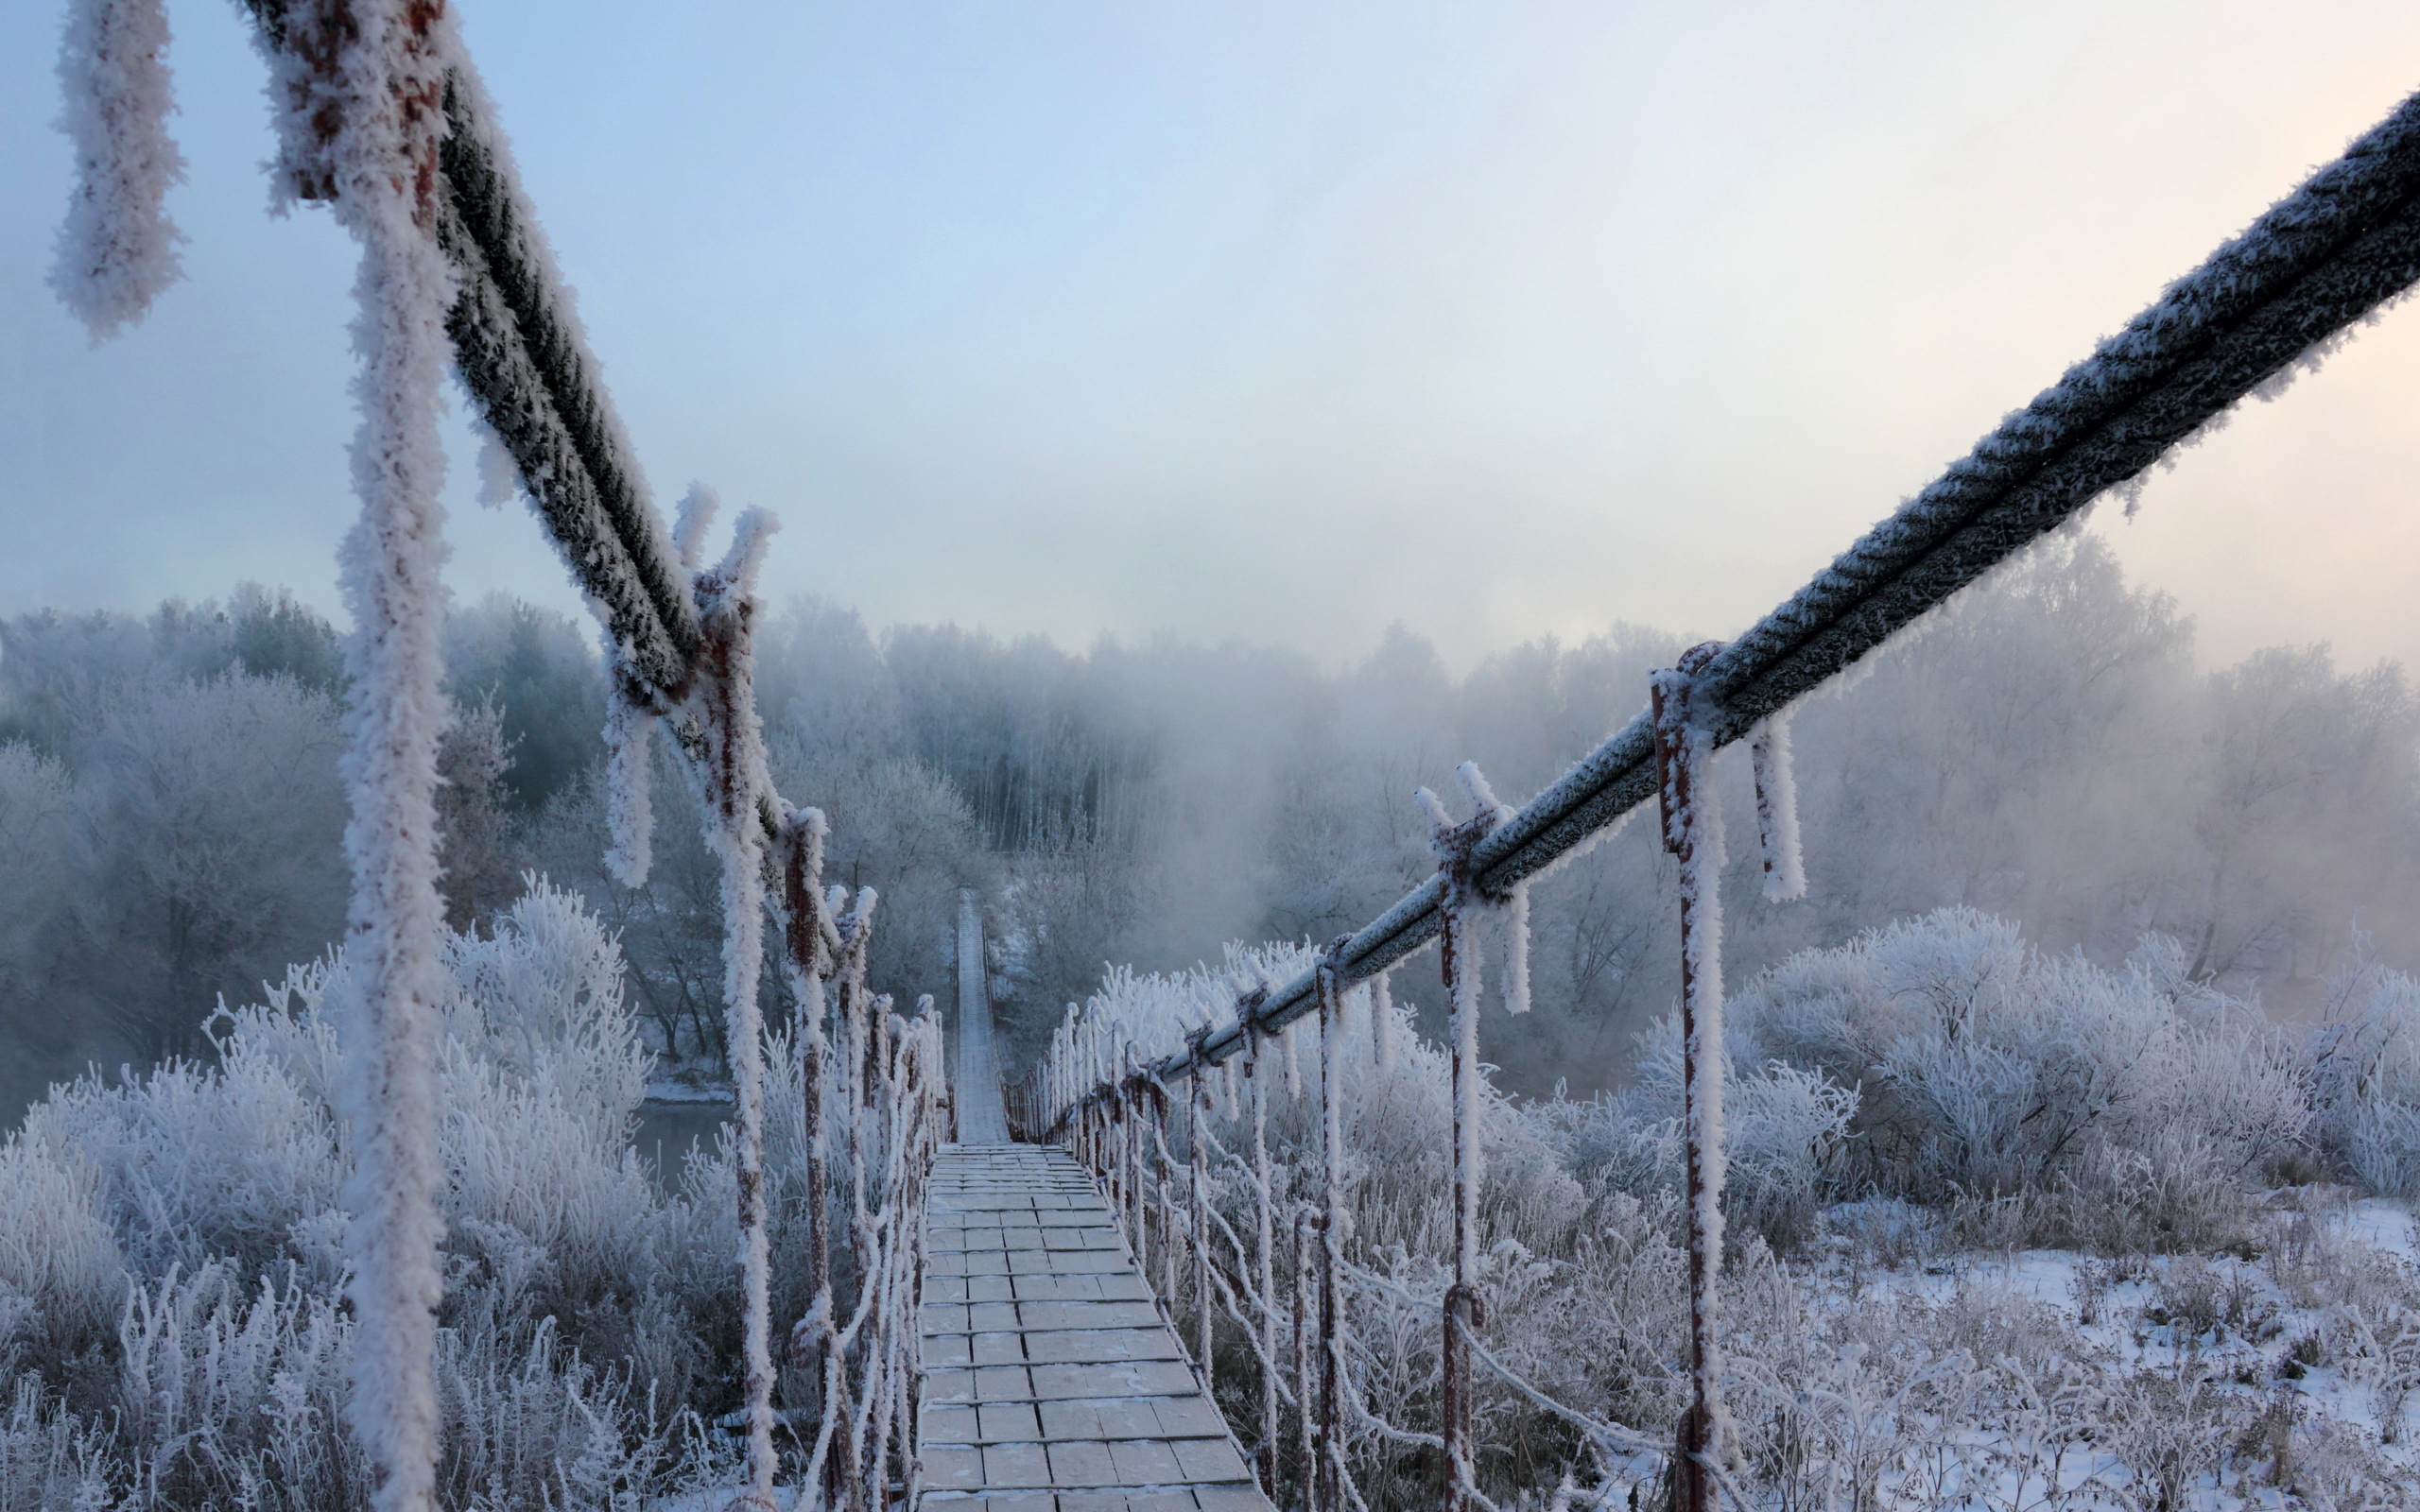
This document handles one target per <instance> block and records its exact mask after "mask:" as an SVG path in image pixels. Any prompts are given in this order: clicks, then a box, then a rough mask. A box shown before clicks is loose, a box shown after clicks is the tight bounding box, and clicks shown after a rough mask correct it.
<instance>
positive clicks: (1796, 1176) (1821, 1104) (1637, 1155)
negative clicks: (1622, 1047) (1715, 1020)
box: [1542, 1025, 1858, 1249]
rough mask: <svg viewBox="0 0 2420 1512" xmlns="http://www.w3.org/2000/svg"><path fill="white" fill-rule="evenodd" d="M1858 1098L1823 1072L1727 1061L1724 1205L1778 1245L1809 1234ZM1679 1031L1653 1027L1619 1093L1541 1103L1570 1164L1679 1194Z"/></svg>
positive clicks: (1636, 1190)
mask: <svg viewBox="0 0 2420 1512" xmlns="http://www.w3.org/2000/svg"><path fill="white" fill-rule="evenodd" d="M1857 1107H1858V1095H1857V1093H1856V1092H1855V1091H1852V1090H1850V1089H1849V1088H1846V1087H1842V1086H1841V1085H1839V1084H1838V1083H1836V1082H1834V1081H1832V1080H1831V1079H1830V1078H1829V1077H1827V1076H1826V1075H1825V1074H1824V1073H1823V1072H1822V1071H1820V1070H1816V1071H1807V1070H1802V1069H1800V1068H1799V1067H1796V1066H1791V1065H1787V1064H1785V1063H1783V1062H1781V1061H1777V1060H1776V1061H1768V1062H1767V1063H1766V1064H1765V1065H1763V1066H1762V1067H1759V1068H1758V1069H1756V1070H1755V1071H1754V1072H1746V1071H1743V1070H1741V1068H1740V1067H1739V1066H1738V1064H1737V1062H1736V1061H1734V1062H1732V1063H1731V1064H1730V1065H1729V1066H1727V1067H1726V1070H1725V1073H1724V1086H1723V1149H1724V1157H1725V1161H1726V1164H1727V1167H1728V1170H1727V1173H1726V1175H1725V1177H1724V1180H1723V1190H1722V1206H1723V1211H1724V1213H1725V1214H1726V1215H1727V1217H1728V1219H1729V1221H1730V1222H1731V1223H1732V1224H1735V1225H1739V1226H1743V1227H1744V1229H1745V1230H1746V1231H1753V1232H1755V1233H1756V1234H1757V1235H1759V1236H1761V1237H1762V1238H1763V1239H1764V1241H1765V1242H1766V1243H1767V1244H1769V1245H1772V1246H1774V1247H1775V1248H1777V1249H1789V1248H1792V1247H1794V1246H1797V1245H1800V1244H1802V1243H1804V1242H1805V1241H1806V1240H1807V1239H1809V1238H1811V1237H1812V1236H1813V1235H1814V1232H1815V1229H1816V1224H1817V1220H1818V1219H1819V1217H1820V1216H1821V1213H1822V1208H1823V1197H1824V1183H1825V1172H1826V1171H1827V1169H1829V1168H1830V1167H1831V1166H1832V1165H1833V1164H1834V1163H1835V1160H1834V1158H1835V1156H1836V1154H1837V1153H1838V1152H1839V1150H1840V1147H1841V1141H1842V1140H1843V1139H1845V1138H1846V1137H1847V1134H1848V1131H1849V1125H1850V1123H1851V1121H1852V1120H1853V1118H1854V1117H1855V1115H1856V1112H1857ZM1680 1109H1681V1057H1680V1039H1679V1035H1678V1032H1677V1030H1672V1029H1670V1028H1669V1026H1668V1025H1659V1026H1658V1030H1657V1032H1656V1035H1655V1048H1654V1049H1653V1050H1652V1051H1651V1053H1650V1054H1649V1055H1648V1056H1647V1057H1646V1058H1645V1059H1644V1060H1643V1061H1642V1062H1641V1064H1640V1067H1639V1077H1638V1081H1637V1083H1636V1084H1635V1085H1634V1086H1633V1087H1632V1088H1631V1089H1629V1090H1628V1091H1624V1092H1623V1093H1621V1094H1619V1095H1616V1096H1613V1097H1604V1098H1599V1099H1597V1100H1596V1101H1594V1102H1592V1103H1588V1104H1584V1105H1580V1106H1579V1107H1576V1108H1554V1107H1551V1106H1549V1107H1548V1108H1545V1109H1543V1110H1542V1115H1543V1116H1545V1117H1548V1118H1552V1119H1555V1120H1556V1121H1558V1122H1560V1123H1561V1124H1562V1125H1564V1128H1565V1129H1566V1131H1567V1132H1566V1134H1565V1139H1566V1140H1567V1142H1568V1143H1567V1148H1568V1150H1569V1155H1570V1159H1571V1160H1572V1162H1573V1165H1574V1168H1575V1169H1576V1170H1577V1171H1578V1172H1579V1173H1580V1174H1581V1175H1582V1176H1583V1177H1588V1178H1592V1179H1594V1180H1596V1181H1598V1182H1599V1183H1600V1184H1602V1185H1603V1186H1606V1187H1608V1188H1610V1189H1612V1190H1615V1191H1619V1192H1628V1193H1632V1194H1644V1193H1647V1192H1649V1191H1666V1192H1677V1191H1679V1190H1680V1187H1681V1184H1682V1182H1683V1180H1684V1178H1685V1160H1686V1153H1687V1152H1686V1150H1685V1147H1684V1142H1683V1140H1682V1136H1681V1121H1680Z"/></svg>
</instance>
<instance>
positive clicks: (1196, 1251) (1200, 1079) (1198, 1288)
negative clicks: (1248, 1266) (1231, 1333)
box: [1185, 1030, 1215, 1400]
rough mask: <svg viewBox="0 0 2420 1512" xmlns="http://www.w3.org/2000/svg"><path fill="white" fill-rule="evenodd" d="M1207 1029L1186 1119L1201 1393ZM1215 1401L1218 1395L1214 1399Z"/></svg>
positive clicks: (1204, 1380)
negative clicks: (1205, 1051) (1205, 1042)
mask: <svg viewBox="0 0 2420 1512" xmlns="http://www.w3.org/2000/svg"><path fill="white" fill-rule="evenodd" d="M1207 1037H1208V1031H1206V1030H1196V1031H1195V1032H1194V1035H1193V1075H1192V1077H1191V1082H1192V1088H1193V1108H1192V1111H1191V1113H1190V1114H1189V1116H1188V1117H1187V1119H1186V1121H1185V1136H1186V1143H1187V1146H1188V1148H1187V1151H1186V1154H1187V1156H1188V1157H1189V1161H1188V1163H1190V1164H1191V1166H1192V1168H1193V1171H1192V1176H1193V1193H1192V1196H1193V1204H1192V1207H1193V1211H1192V1219H1193V1245H1192V1249H1193V1321H1194V1333H1195V1342H1194V1347H1193V1363H1194V1365H1195V1366H1196V1367H1197V1368H1198V1369H1199V1371H1200V1373H1201V1394H1202V1395H1203V1396H1205V1397H1207V1396H1212V1395H1213V1394H1212V1392H1211V1389H1210V1345H1211V1330H1210V1169H1209V1163H1208V1162H1209V1151H1208V1150H1207V1149H1206V1148H1205V1145H1206V1144H1207V1141H1206V1139H1205V1138H1204V1133H1205V1131H1204V1129H1203V1127H1202V1125H1204V1124H1206V1123H1208V1122H1209V1118H1210V1061H1209V1057H1206V1056H1204V1055H1203V1054H1202V1053H1201V1041H1202V1040H1204V1039H1206V1038H1207ZM1214 1400H1215V1398H1214Z"/></svg>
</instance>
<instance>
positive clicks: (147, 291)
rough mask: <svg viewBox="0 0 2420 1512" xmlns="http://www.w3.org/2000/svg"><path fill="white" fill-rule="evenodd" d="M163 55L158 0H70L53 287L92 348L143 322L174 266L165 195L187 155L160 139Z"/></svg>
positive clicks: (62, 66)
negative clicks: (68, 167) (67, 155)
mask: <svg viewBox="0 0 2420 1512" xmlns="http://www.w3.org/2000/svg"><path fill="white" fill-rule="evenodd" d="M167 50H168V15H167V10H166V8H165V7H164V6H163V5H162V3H161V0H69V5H68V8H67V26H66V30H65V32H64V33H63V34H62V35H61V39H60V48H59V82H60V85H61V92H62V93H63V94H64V96H65V100H64V105H65V109H64V111H63V112H62V113H61V116H60V121H59V124H60V128H61V129H62V130H64V131H65V132H66V133H67V138H68V140H69V142H71V143H72V144H73V145H74V146H75V149H76V186H75V188H74V190H73V191H71V193H70V195H69V198H68V201H67V218H66V219H65V220H64V221H63V222H62V223H61V226H60V228H59V248H58V255H57V259H56V261H55V262H54V263H53V264H52V265H51V272H50V286H51V287H52V288H53V289H55V290H57V291H58V294H59V298H60V301H61V302H62V303H64V304H65V305H66V306H67V308H68V309H69V310H70V311H71V312H72V313H73V314H74V315H75V316H76V318H78V319H79V320H81V321H83V322H84V327H85V329H86V330H88V331H90V332H91V333H92V334H93V339H95V341H98V340H101V339H103V338H105V337H108V336H112V335H116V334H117V333H118V331H119V330H120V329H121V328H122V327H125V326H129V325H133V324H135V323H137V322H139V321H140V320H141V319H142V318H143V317H144V316H145V314H146V313H147V312H148V311H149V310H150V308H151V301H153V300H155V299H157V298H159V296H160V293H161V291H163V290H164V289H165V288H166V287H167V286H168V285H169V284H171V283H175V282H176V281H177V276H178V273H179V271H180V269H179V266H178V262H177V243H178V242H179V241H181V240H182V237H181V236H180V235H179V234H178V232H177V228H176V226H175V224H174V223H172V222H171V221H170V220H169V219H168V214H167V198H168V186H169V185H170V184H174V183H179V182H182V180H183V179H184V176H185V160H184V158H183V157H182V155H181V154H179V153H178V151H177V145H176V143H174V142H173V141H171V140H169V137H168V115H169V112H172V111H174V110H175V109H176V101H175V97H174V94H173V92H172V90H171V89H170V86H169V78H168V63H167V56H166V55H167Z"/></svg>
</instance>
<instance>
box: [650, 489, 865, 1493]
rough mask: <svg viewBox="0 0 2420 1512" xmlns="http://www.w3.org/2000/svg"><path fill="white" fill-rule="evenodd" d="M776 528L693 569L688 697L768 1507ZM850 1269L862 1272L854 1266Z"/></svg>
mask: <svg viewBox="0 0 2420 1512" xmlns="http://www.w3.org/2000/svg"><path fill="white" fill-rule="evenodd" d="M776 528H777V526H776V524H775V522H774V521H773V518H772V516H770V515H769V514H768V513H767V512H765V511H764V510H761V509H751V510H749V511H748V512H747V513H746V514H743V515H742V516H741V517H740V518H739V520H738V521H737V523H736V528H735V531H734V534H733V540H732V544H731V548H730V551H729V552H728V553H727V554H726V556H725V557H724V559H723V561H722V562H721V564H720V565H718V566H717V567H716V568H715V569H714V570H713V571H712V572H709V573H705V574H701V575H700V576H699V577H698V579H697V585H696V592H697V595H698V610H699V614H698V617H699V621H700V625H701V626H703V627H704V630H705V640H704V651H703V654H702V655H701V656H700V658H699V667H698V672H697V675H696V678H695V680H694V682H693V686H692V692H691V695H690V711H691V712H692V713H694V728H696V729H697V730H699V731H700V733H701V734H702V736H703V743H704V748H705V754H706V759H705V761H704V762H702V763H701V764H700V780H701V781H700V786H701V789H702V791H701V792H700V795H699V796H700V799H703V803H702V805H701V806H702V807H703V809H704V811H705V830H706V840H707V844H708V846H709V847H710V849H711V850H712V851H713V852H714V854H715V857H716V859H717V862H718V863H719V865H718V867H717V883H718V889H719V892H720V902H721V905H722V915H723V1011H724V1016H725V1022H726V1029H725V1039H726V1041H727V1048H728V1053H729V1056H730V1059H731V1074H732V1101H733V1119H732V1122H733V1125H734V1133H735V1139H734V1145H735V1167H736V1175H737V1180H738V1193H737V1197H738V1215H739V1254H738V1256H737V1257H736V1258H737V1259H738V1261H739V1265H740V1278H741V1287H742V1313H743V1328H742V1342H741V1389H742V1392H743V1396H744V1401H743V1405H742V1408H741V1411H742V1413H743V1414H744V1416H745V1418H746V1421H747V1428H748V1482H749V1493H748V1494H749V1496H750V1497H751V1498H752V1500H753V1501H754V1502H755V1503H761V1504H762V1505H764V1506H767V1507H769V1506H770V1505H771V1504H772V1498H773V1477H774V1473H775V1469H776V1466H777V1462H776V1460H775V1457H774V1453H773V1357H772V1319H771V1306H772V1303H771V1271H772V1259H771V1252H770V1247H769V1246H770V1237H769V1232H768V1222H769V1215H768V1212H767V1204H766V1193H765V1044H764V1022H763V1015H762V1012H761V1010H760V1008H759V1006H758V1004H757V997H756V982H757V972H758V970H759V967H760V965H761V963H762V961H763V959H764V917H765V846H764V832H763V830H762V829H761V828H760V826H759V823H758V813H757V804H758V799H759V797H760V796H761V795H764V794H767V793H769V792H770V790H771V784H770V782H769V781H768V779H767V777H766V773H765V736H764V730H763V727H762V725H761V724H760V723H759V720H758V716H757V713H756V700H755V687H754V679H755V669H754V645H753V639H752V632H753V621H754V616H755V598H754V588H755V579H756V572H757V568H758V566H759V564H760V563H761V562H762V561H763V559H764V551H765V541H766V540H767V538H768V537H769V536H770V535H771V533H772V532H773V530H774V529H776ZM860 1274H863V1273H862V1272H861V1273H860Z"/></svg>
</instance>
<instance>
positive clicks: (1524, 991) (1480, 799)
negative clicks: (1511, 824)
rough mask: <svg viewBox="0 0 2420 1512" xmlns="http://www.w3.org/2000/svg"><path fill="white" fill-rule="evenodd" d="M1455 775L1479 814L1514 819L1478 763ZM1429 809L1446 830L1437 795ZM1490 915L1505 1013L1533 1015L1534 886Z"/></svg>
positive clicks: (1519, 889)
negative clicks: (1501, 961)
mask: <svg viewBox="0 0 2420 1512" xmlns="http://www.w3.org/2000/svg"><path fill="white" fill-rule="evenodd" d="M1454 775H1455V777H1457V778H1459V779H1460V780H1461V784H1462V791H1463V792H1464V793H1465V794H1467V795H1469V797H1470V800H1471V805H1472V807H1473V809H1474V810H1475V811H1476V812H1478V813H1479V814H1494V815H1495V822H1496V823H1497V824H1503V823H1506V822H1507V821H1509V820H1510V819H1511V818H1512V817H1513V807H1512V805H1510V804H1508V803H1502V802H1498V801H1497V800H1496V797H1495V789H1494V788H1492V787H1490V786H1489V785H1488V782H1487V778H1486V777H1485V776H1484V775H1483V774H1482V773H1481V772H1480V771H1479V769H1478V763H1477V762H1464V763H1462V765H1460V766H1457V767H1455V768H1454ZM1421 791H1422V792H1424V793H1426V792H1427V789H1426V788H1423V789H1422V790H1421ZM1426 807H1427V808H1428V810H1429V822H1431V823H1432V824H1437V825H1439V826H1440V827H1441V828H1443V826H1444V825H1445V824H1447V823H1449V822H1450V821H1449V820H1447V819H1446V818H1445V808H1444V805H1443V804H1442V803H1440V802H1438V801H1437V798H1436V795H1435V794H1433V793H1430V794H1428V798H1427V801H1426ZM1487 912H1488V919H1489V922H1490V923H1492V924H1493V925H1494V926H1495V937H1496V948H1497V949H1498V950H1499V951H1501V952H1502V953H1503V955H1504V980H1503V981H1502V982H1501V983H1499V984H1498V987H1497V990H1498V991H1500V992H1501V993H1502V994H1503V997H1504V1011H1505V1012H1507V1013H1527V1012H1529V1011H1530V886H1529V883H1528V881H1527V880H1526V879H1525V880H1523V881H1521V882H1518V883H1515V884H1514V885H1513V890H1512V892H1510V893H1509V894H1507V895H1506V896H1505V897H1504V898H1503V899H1502V900H1500V901H1495V902H1490V903H1489V904H1488V909H1487Z"/></svg>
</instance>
